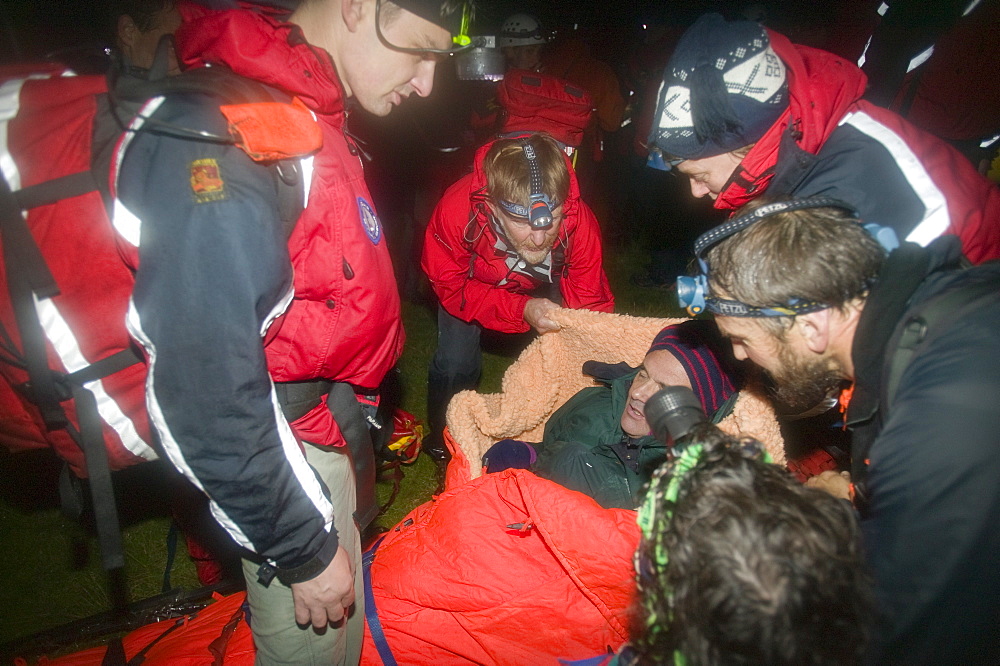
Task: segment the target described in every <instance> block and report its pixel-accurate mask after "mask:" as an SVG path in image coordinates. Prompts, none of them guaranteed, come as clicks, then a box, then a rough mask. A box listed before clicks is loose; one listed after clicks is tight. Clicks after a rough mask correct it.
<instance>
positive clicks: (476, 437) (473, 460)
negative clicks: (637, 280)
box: [446, 309, 785, 488]
mask: <svg viewBox="0 0 1000 666" xmlns="http://www.w3.org/2000/svg"><path fill="white" fill-rule="evenodd" d="M551 318H552V319H554V320H555V321H556V322H558V323H559V325H560V326H561V327H562V328H561V329H560V330H558V331H553V332H551V333H546V334H544V335H540V336H538V338H537V339H536V340H535V341H533V342H532V343H531V344H530V345H529V346H528V347H527V349H525V350H524V351H523V352H522V353H521V355H520V356H519V357H518V359H517V360H516V361H515V362H514V363H513V364H511V366H510V367H509V368H508V369H507V371H506V373H505V374H504V376H503V383H502V386H501V392H500V393H493V394H483V393H477V392H475V391H462V392H461V393H459V394H458V395H456V396H455V397H454V398H453V399H452V401H451V403H450V404H449V405H448V412H447V423H448V435H449V436H448V437H446V442H447V444H448V447H449V449H451V452H452V456H453V457H452V462H451V463H450V464H449V466H448V474H447V479H446V487H447V488H453V487H455V486H456V485H460V484H462V483H465V482H467V481H468V480H470V479H474V478H476V477H478V476H479V475H480V474H482V468H481V465H480V460H481V458H482V455H483V454H484V453H485V452H486V451H487V450H488V449H489V448H490V447H491V446H492V445H493V444H495V443H496V442H497V441H499V440H501V439H505V438H512V439H520V440H523V441H527V442H540V441H541V440H542V433H543V431H544V429H545V422H546V420H548V418H549V416H551V415H552V413H553V412H555V411H556V410H557V409H558V408H559V407H560V406H562V404H563V403H564V402H566V401H567V400H569V399H570V398H571V397H572V396H573V395H575V394H576V393H577V391H579V390H580V389H583V388H586V387H588V386H594V385H595V383H594V380H593V379H592V378H590V377H588V376H587V375H584V374H583V363H584V362H585V361H590V360H594V361H602V362H605V363H618V362H621V361H624V362H626V363H628V364H629V365H632V366H638V365H639V364H640V363H641V362H642V359H643V357H644V356H645V355H646V351H647V350H648V349H649V345H650V343H651V342H652V340H653V338H654V337H655V336H656V334H657V333H658V332H659V331H660V330H661V329H663V328H664V327H665V326H668V325H670V324H676V323H679V322H681V321H684V320H683V319H657V318H653V317H632V316H629V315H618V314H608V313H604V312H592V311H589V310H570V309H561V310H558V311H556V312H555V313H554V314H552V315H551ZM719 426H720V427H721V428H722V429H723V430H725V431H726V432H729V433H731V434H744V435H751V436H753V437H756V438H757V439H759V440H760V441H761V442H763V443H764V445H765V446H766V447H767V450H768V452H769V453H770V454H771V456H772V457H773V458H774V462H775V463H777V464H779V465H784V464H785V450H784V441H783V439H782V437H781V432H780V430H779V428H778V422H777V419H776V417H775V414H774V410H773V408H772V407H771V404H770V403H769V402H768V401H767V399H766V398H764V397H763V395H762V393H761V392H760V390H755V389H754V388H753V387H752V386H751V387H749V388H747V389H744V390H743V391H742V392H741V393H740V397H739V398H738V400H737V402H736V405H735V407H734V409H733V413H732V414H730V415H729V416H728V417H726V418H725V419H724V420H723V421H722V422H721V423H720V424H719Z"/></svg>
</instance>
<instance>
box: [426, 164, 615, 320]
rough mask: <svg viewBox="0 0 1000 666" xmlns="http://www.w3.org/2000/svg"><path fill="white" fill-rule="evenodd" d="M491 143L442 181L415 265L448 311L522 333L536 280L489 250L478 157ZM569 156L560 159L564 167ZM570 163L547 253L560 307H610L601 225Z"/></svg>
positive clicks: (491, 235) (492, 237) (491, 234)
mask: <svg viewBox="0 0 1000 666" xmlns="http://www.w3.org/2000/svg"><path fill="white" fill-rule="evenodd" d="M490 145H491V144H486V145H485V146H483V147H481V148H480V149H479V150H478V151H477V152H476V158H475V162H474V165H473V172H472V173H471V174H469V175H467V176H465V177H463V178H462V179H461V180H459V181H458V182H457V183H455V184H454V185H452V186H451V187H449V188H448V189H447V190H446V191H445V193H444V196H443V197H442V198H441V201H440V202H438V205H437V208H435V209H434V214H433V215H432V216H431V220H430V223H429V224H428V225H427V232H426V237H425V238H424V252H423V258H422V260H421V262H420V263H421V266H422V267H423V269H424V272H425V273H426V274H427V277H428V278H430V281H431V286H432V287H433V288H434V293H435V294H437V297H438V300H439V302H440V303H441V307H443V308H444V309H445V310H446V311H447V312H448V314H450V315H452V316H453V317H457V318H459V319H461V320H462V321H467V322H477V323H479V324H480V325H482V326H483V327H484V328H487V329H490V330H493V331H500V332H502V333H523V332H525V331H527V330H528V329H529V328H530V326H529V325H528V323H527V322H526V321H524V306H525V304H526V303H527V302H528V301H529V300H530V299H531V298H532V295H531V293H530V292H532V291H533V290H534V289H536V288H537V287H538V286H539V284H540V283H539V282H537V281H535V280H532V279H531V278H530V277H528V276H526V275H523V274H521V273H514V272H511V271H510V270H509V269H508V268H507V264H506V262H505V254H504V253H503V252H502V251H499V250H497V249H496V248H495V244H496V240H497V236H496V232H495V231H494V230H493V226H492V224H491V223H490V220H489V217H488V215H489V212H488V208H487V207H486V204H485V192H486V174H485V173H484V172H483V169H482V164H483V159H484V158H485V156H486V153H487V151H489V149H490ZM568 165H569V161H568V160H567V166H568ZM569 169H570V172H569V173H570V182H569V196H567V198H566V202H565V203H563V206H564V208H565V214H564V216H563V222H562V226H561V227H560V229H559V238H558V240H557V241H556V245H555V247H553V250H552V254H553V256H554V257H557V256H559V255H562V257H563V259H562V265H561V267H560V266H558V265H557V264H558V263H559V262H558V260H556V261H554V262H553V263H554V264H556V265H554V266H553V273H556V272H559V273H560V276H561V277H560V280H559V287H560V291H561V293H562V298H563V303H562V304H563V306H564V307H567V308H574V309H587V310H596V311H599V312H612V311H613V310H614V307H615V302H614V297H613V296H612V295H611V287H610V286H609V285H608V278H607V276H605V274H604V268H603V267H602V260H603V259H602V251H601V230H600V227H599V226H598V223H597V218H596V217H594V213H593V212H592V211H591V210H590V208H589V207H588V206H587V204H586V203H584V202H583V201H582V200H581V199H580V190H579V187H578V185H577V182H576V175H575V174H574V173H573V169H572V167H569Z"/></svg>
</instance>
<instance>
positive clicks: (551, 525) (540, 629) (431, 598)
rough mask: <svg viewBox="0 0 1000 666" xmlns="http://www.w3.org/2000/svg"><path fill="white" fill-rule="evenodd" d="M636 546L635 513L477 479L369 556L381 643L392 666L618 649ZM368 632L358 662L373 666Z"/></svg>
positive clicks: (514, 473)
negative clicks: (392, 659) (388, 653)
mask: <svg viewBox="0 0 1000 666" xmlns="http://www.w3.org/2000/svg"><path fill="white" fill-rule="evenodd" d="M638 542H639V528H638V527H637V526H636V523H635V512H634V511H626V510H621V509H602V508H601V507H600V506H599V505H598V504H597V503H596V502H594V501H593V500H592V499H590V498H589V497H587V496H585V495H583V494H581V493H577V492H574V491H571V490H567V489H566V488H563V487H562V486H559V485H557V484H555V483H552V482H551V481H547V480H544V479H540V478H538V477H537V476H535V475H534V474H532V473H530V472H527V471H525V470H507V471H504V472H501V473H499V474H486V475H483V476H481V477H479V478H477V479H474V480H472V481H470V482H469V483H466V484H464V485H461V486H459V487H456V488H454V489H452V490H449V491H447V492H445V493H443V494H442V495H440V496H438V497H437V498H435V499H434V500H432V501H430V502H428V503H426V504H423V505H421V506H419V507H417V508H416V509H414V510H413V511H412V512H410V514H409V515H408V516H407V517H406V518H405V519H404V520H403V521H402V522H400V524H399V525H398V526H397V527H396V528H394V529H393V530H392V531H390V532H388V533H387V534H386V535H385V537H384V538H383V540H382V541H381V542H380V544H379V545H378V547H377V550H375V552H374V559H373V561H372V564H371V568H370V572H369V573H370V580H371V589H372V593H373V597H374V599H375V604H376V606H377V614H378V622H379V625H380V629H381V632H382V633H383V634H384V636H385V642H384V644H385V645H386V646H388V649H389V650H391V652H392V656H393V657H394V659H395V661H396V662H397V663H399V664H469V663H476V664H544V663H552V664H555V663H557V661H556V660H557V659H559V658H563V659H581V658H585V657H592V656H594V655H595V654H602V653H605V652H606V651H607V649H608V647H611V648H612V649H617V648H618V647H619V646H620V645H622V644H623V643H624V642H625V641H626V640H627V638H628V616H629V609H630V606H631V604H632V600H633V597H634V594H635V581H634V572H633V568H632V554H633V552H634V551H635V549H636V546H637V544H638ZM371 625H372V622H371V616H369V622H368V624H367V625H366V629H365V644H364V650H363V652H362V657H361V663H362V664H381V663H383V661H382V658H381V656H380V654H379V651H378V647H377V645H376V642H375V640H374V639H373V631H372V626H371ZM374 633H375V634H377V633H378V630H376V631H375V632H374Z"/></svg>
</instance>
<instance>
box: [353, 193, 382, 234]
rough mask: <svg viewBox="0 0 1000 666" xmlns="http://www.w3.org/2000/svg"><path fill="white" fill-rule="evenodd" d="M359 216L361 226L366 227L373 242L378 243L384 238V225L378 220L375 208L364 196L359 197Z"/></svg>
mask: <svg viewBox="0 0 1000 666" xmlns="http://www.w3.org/2000/svg"><path fill="white" fill-rule="evenodd" d="M358 217H360V218H361V226H363V227H364V228H365V233H366V234H368V238H370V239H371V241H372V243H374V244H375V245H378V242H379V240H381V239H382V225H381V224H380V223H379V221H378V216H377V215H376V214H375V209H374V208H372V206H371V204H370V203H368V202H367V201H365V200H364V199H363V198H362V197H358Z"/></svg>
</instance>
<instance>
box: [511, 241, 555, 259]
mask: <svg viewBox="0 0 1000 666" xmlns="http://www.w3.org/2000/svg"><path fill="white" fill-rule="evenodd" d="M554 244H555V238H552V239H546V240H545V243H544V244H543V245H541V246H539V245H535V244H534V243H532V242H530V241H527V240H525V241H524V242H522V243H519V244H518V245H517V246H516V247H515V248H514V249H515V250H517V256H519V257H521V258H522V259H524V260H525V261H526V262H528V263H529V264H531V265H532V266H534V265H537V264H540V263H542V262H543V261H545V257H547V256H549V252H551V251H552V246H553V245H554Z"/></svg>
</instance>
